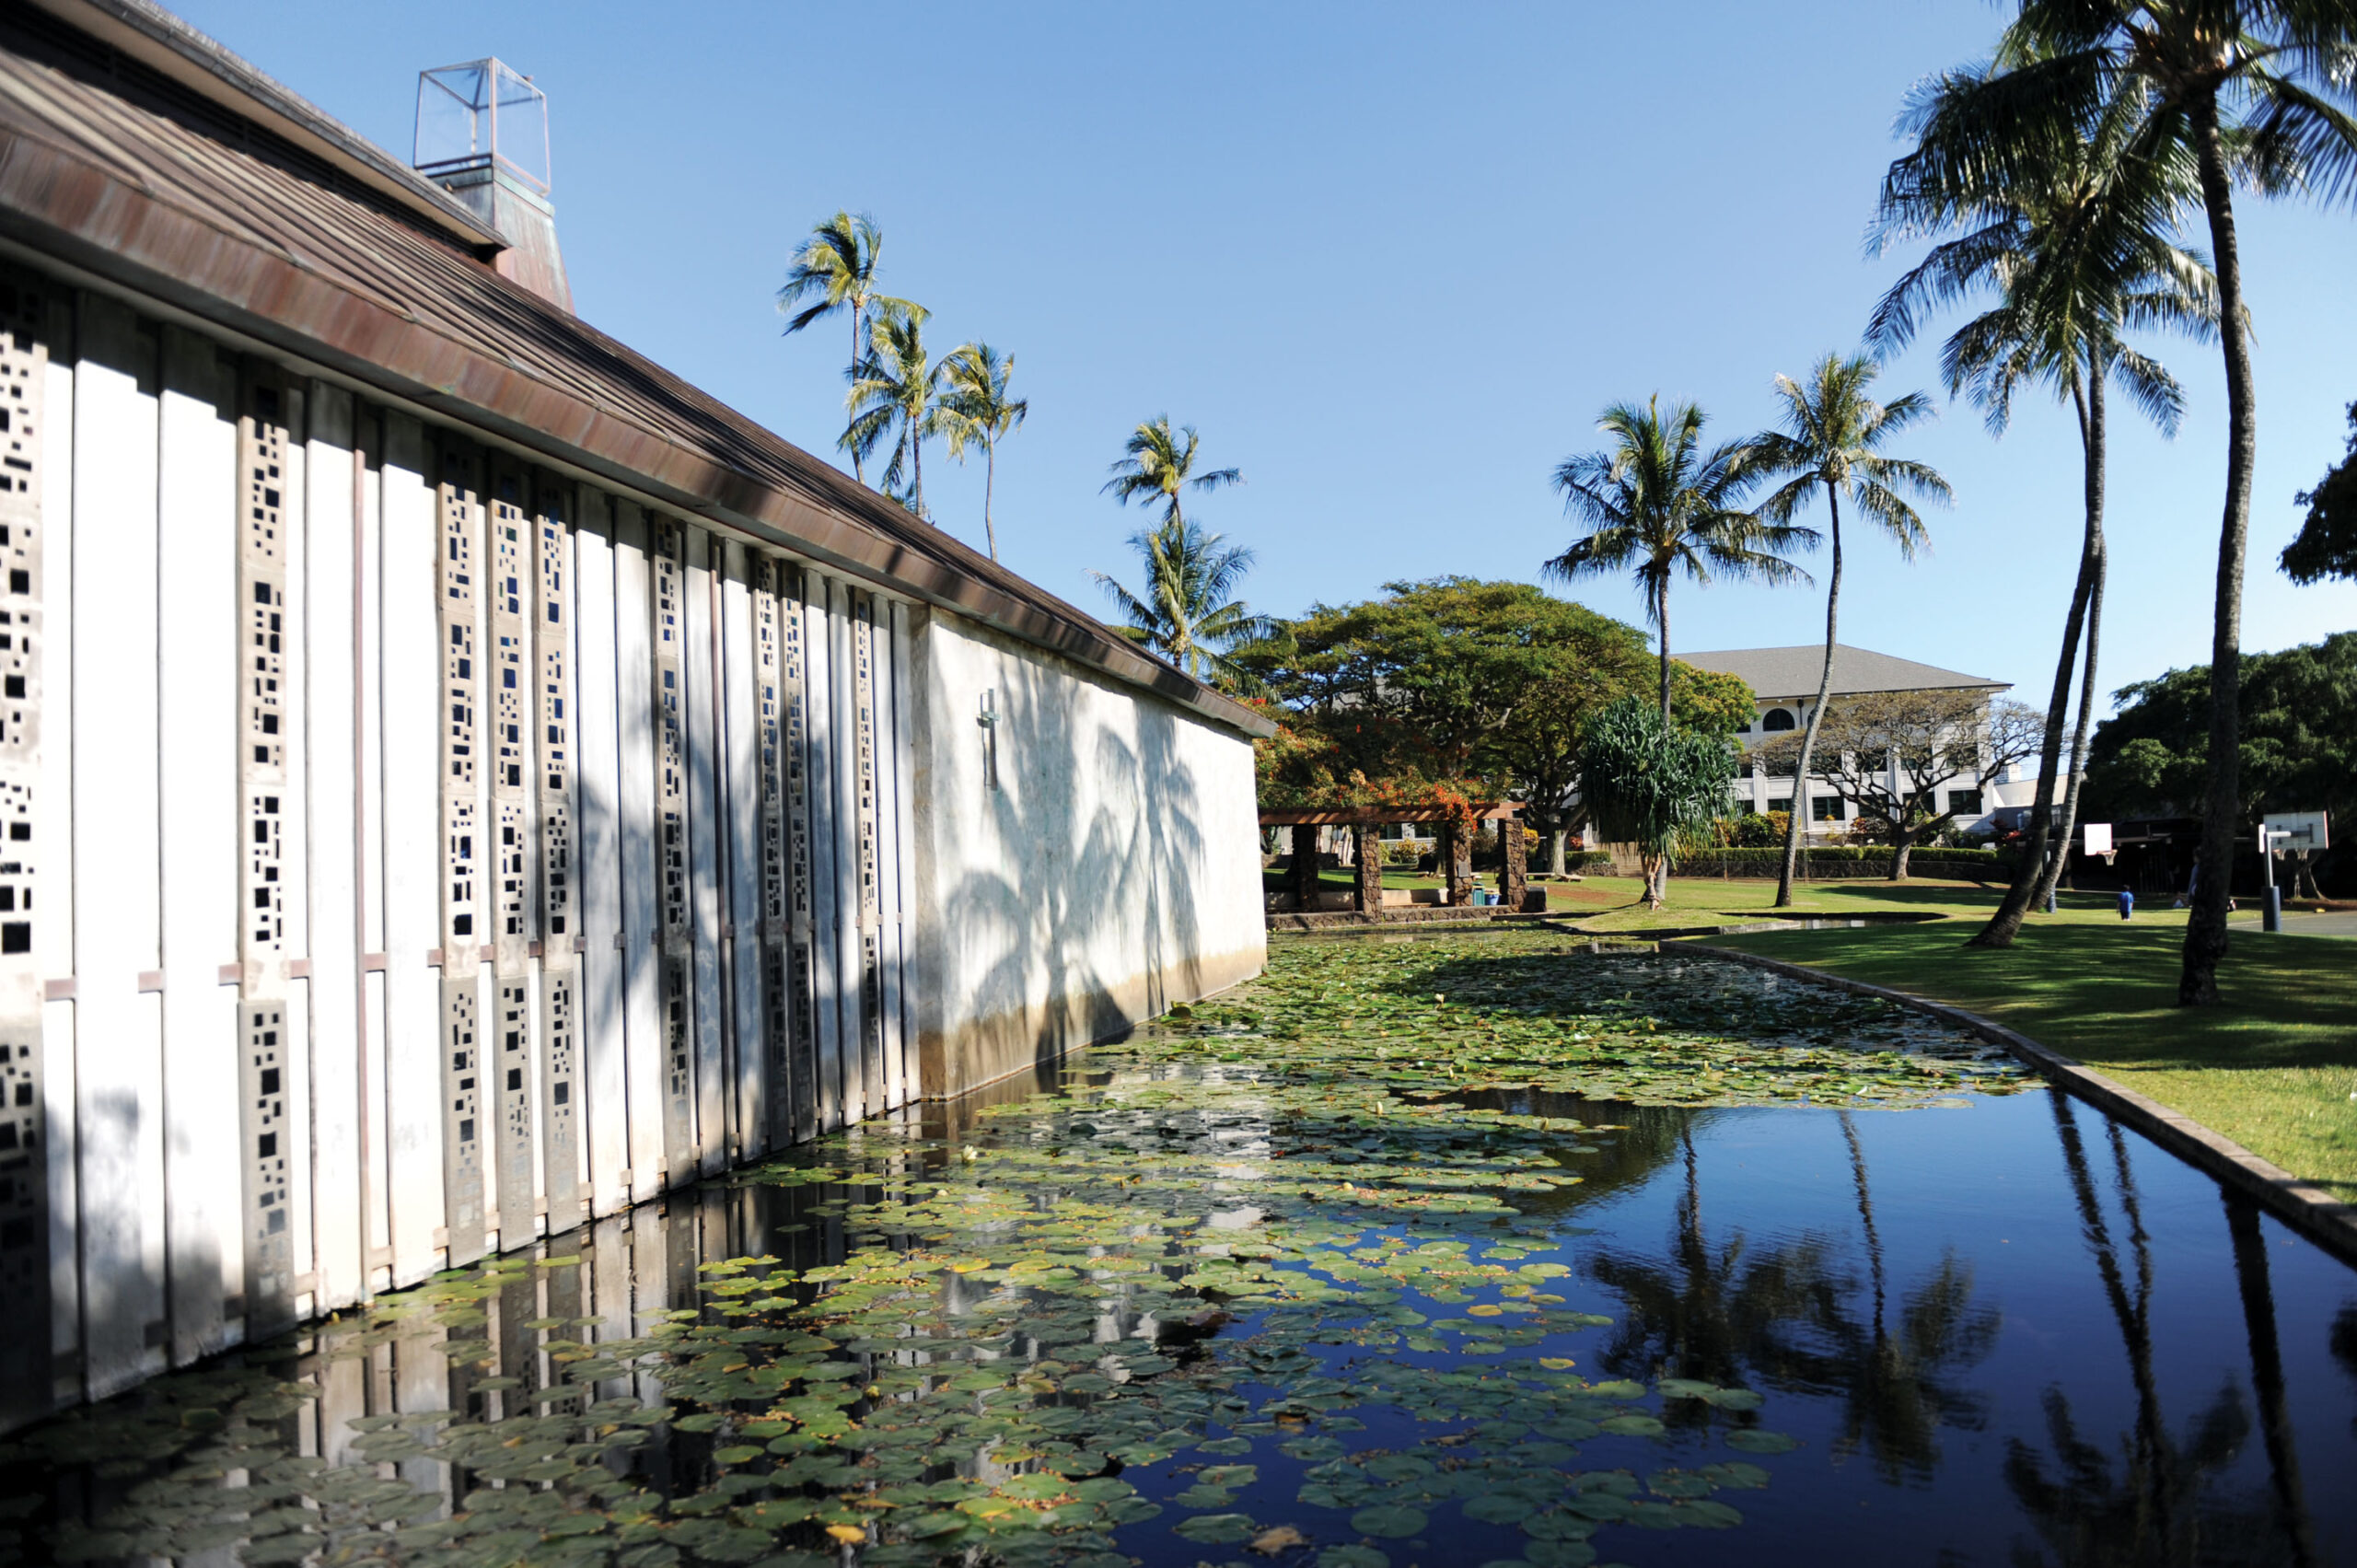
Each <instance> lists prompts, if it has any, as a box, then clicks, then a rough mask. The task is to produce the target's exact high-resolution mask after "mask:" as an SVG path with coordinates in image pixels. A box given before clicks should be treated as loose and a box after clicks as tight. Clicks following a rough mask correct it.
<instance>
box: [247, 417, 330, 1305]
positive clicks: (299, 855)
mask: <svg viewBox="0 0 2357 1568" xmlns="http://www.w3.org/2000/svg"><path fill="white" fill-rule="evenodd" d="M284 397H285V419H286V426H287V432H288V439H287V442H286V462H285V470H286V471H285V481H286V486H285V491H284V494H285V516H286V519H287V528H286V584H287V592H286V616H285V622H286V630H285V645H286V667H285V668H286V676H285V693H286V694H285V721H284V722H285V726H286V729H285V734H286V798H285V803H284V804H285V831H286V844H285V853H284V857H283V859H282V861H281V869H282V874H283V875H284V877H285V879H286V887H287V889H288V892H287V895H286V954H287V965H286V991H285V995H286V1114H287V1115H288V1116H289V1117H290V1118H292V1120H293V1132H292V1136H291V1138H290V1140H289V1146H288V1149H287V1159H286V1167H287V1227H286V1228H287V1236H288V1240H289V1246H288V1248H287V1252H288V1255H289V1261H290V1262H291V1263H292V1264H293V1266H294V1270H295V1289H296V1295H295V1312H296V1316H297V1317H298V1318H301V1317H308V1316H309V1315H310V1313H311V1312H312V1311H313V1310H314V1308H315V1307H316V1304H317V1298H316V1297H315V1296H313V1295H312V1294H311V1290H310V1281H311V1277H312V1270H313V1265H314V1262H315V1260H316V1255H315V1250H314V1248H313V1245H312V1225H313V1224H314V1222H315V1220H316V1217H317V1207H316V1205H315V1203H314V1202H313V1200H312V1194H311V1171H312V1162H311V1138H310V1118H311V1108H312V1104H313V1097H312V1093H311V1038H310V1037H311V1005H310V991H311V981H310V978H309V977H310V972H311V965H310V958H311V908H310V901H309V900H308V899H306V898H305V897H304V895H303V889H306V888H308V887H309V886H310V881H311V835H310V831H309V828H308V821H307V813H308V808H309V805H310V730H311V726H310V714H308V712H306V711H305V708H304V705H303V688H304V675H303V672H304V668H305V664H306V657H305V654H306V646H307V645H308V643H309V641H310V613H309V610H308V606H306V605H305V603H304V602H303V593H302V587H301V585H302V584H303V583H304V582H305V581H306V580H308V577H309V575H310V550H309V545H308V540H305V539H304V537H303V526H302V517H303V503H304V500H305V497H306V495H307V494H308V488H309V483H308V479H307V478H306V476H307V475H308V473H309V471H310V464H309V457H310V454H309V452H308V450H306V448H305V447H304V444H303V437H304V432H305V430H306V429H308V425H309V419H310V408H309V402H308V398H307V397H306V395H305V393H304V390H303V389H302V388H301V387H299V386H293V385H290V386H288V387H287V389H286V390H285V393H284ZM248 1329H249V1335H250V1332H251V1325H249V1326H248Z"/></svg>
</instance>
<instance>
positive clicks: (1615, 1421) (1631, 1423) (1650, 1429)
mask: <svg viewBox="0 0 2357 1568" xmlns="http://www.w3.org/2000/svg"><path fill="white" fill-rule="evenodd" d="M1596 1424H1597V1425H1598V1426H1601V1427H1602V1428H1604V1430H1605V1431H1607V1432H1609V1433H1611V1434H1613V1435H1614V1436H1616V1437H1658V1436H1660V1435H1661V1434H1663V1433H1664V1432H1666V1431H1667V1430H1668V1429H1667V1428H1666V1427H1665V1426H1663V1425H1662V1423H1660V1422H1658V1421H1656V1420H1655V1419H1654V1418H1653V1417H1652V1416H1649V1415H1616V1416H1613V1417H1612V1418H1610V1419H1609V1420H1608V1421H1600V1422H1598V1423H1596Z"/></svg>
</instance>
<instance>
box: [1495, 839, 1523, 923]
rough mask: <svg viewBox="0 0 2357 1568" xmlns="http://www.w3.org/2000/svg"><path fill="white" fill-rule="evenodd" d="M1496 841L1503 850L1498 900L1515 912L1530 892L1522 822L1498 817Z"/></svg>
mask: <svg viewBox="0 0 2357 1568" xmlns="http://www.w3.org/2000/svg"><path fill="white" fill-rule="evenodd" d="M1498 842H1499V843H1500V845H1502V846H1503V847H1504V850H1505V865H1506V868H1505V874H1504V876H1503V877H1499V878H1498V901H1499V902H1500V903H1503V904H1504V905H1505V907H1506V908H1507V909H1508V910H1510V911H1512V912H1515V913H1516V914H1520V913H1521V912H1522V904H1523V900H1524V899H1525V898H1526V897H1527V896H1528V894H1529V892H1530V846H1529V845H1528V844H1527V843H1526V842H1523V836H1522V824H1521V823H1519V822H1517V821H1515V819H1513V818H1511V817H1507V818H1504V819H1500V821H1499V823H1498Z"/></svg>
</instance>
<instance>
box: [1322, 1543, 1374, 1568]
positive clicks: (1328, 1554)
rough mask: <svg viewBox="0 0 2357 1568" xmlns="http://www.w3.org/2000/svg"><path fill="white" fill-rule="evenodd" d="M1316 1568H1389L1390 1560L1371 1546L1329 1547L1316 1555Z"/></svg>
mask: <svg viewBox="0 0 2357 1568" xmlns="http://www.w3.org/2000/svg"><path fill="white" fill-rule="evenodd" d="M1318 1568H1391V1559H1390V1557H1389V1556H1388V1555H1387V1553H1385V1552H1383V1551H1378V1550H1377V1549H1376V1548H1375V1547H1372V1546H1329V1547H1328V1548H1327V1549H1326V1550H1325V1551H1321V1552H1319V1553H1318Z"/></svg>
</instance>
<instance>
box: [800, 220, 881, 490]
mask: <svg viewBox="0 0 2357 1568" xmlns="http://www.w3.org/2000/svg"><path fill="white" fill-rule="evenodd" d="M883 253H884V233H883V231H882V230H881V229H879V228H877V226H876V220H875V219H874V218H872V217H869V216H868V215H866V214H865V213H858V214H853V213H847V212H843V213H837V214H836V215H834V216H833V217H830V218H829V219H827V220H826V221H825V222H823V223H821V224H819V225H818V226H816V227H814V228H812V229H811V231H810V236H809V238H807V239H805V240H804V241H803V242H802V243H801V245H799V246H798V247H796V248H795V252H794V260H793V261H791V262H790V263H789V264H788V265H787V267H786V273H785V286H784V287H783V288H781V289H779V290H778V291H777V308H778V309H780V310H781V311H785V312H789V313H790V314H789V315H788V316H787V319H786V323H785V330H786V333H787V335H789V336H791V335H792V334H794V333H795V332H798V331H802V329H803V328H805V327H807V326H809V325H810V324H811V323H812V322H814V321H818V320H820V319H824V318H826V317H829V316H831V315H833V314H834V313H835V312H836V311H838V310H847V311H849V312H850V313H851V368H850V369H849V371H848V372H846V379H849V380H853V381H856V380H858V379H859V362H860V360H861V359H862V357H864V355H865V344H866V343H867V334H866V330H865V329H866V324H867V313H868V311H869V310H870V309H871V308H874V307H876V306H877V305H882V304H886V303H892V304H897V303H900V302H899V301H893V300H888V296H885V295H883V294H882V293H880V292H879V291H878V289H877V262H878V260H879V258H880V257H881V256H882V255H883ZM806 301H807V303H806ZM797 306H799V307H800V308H799V309H796V308H795V307H797ZM861 457H862V454H860V453H858V452H853V454H852V459H851V460H852V477H853V478H854V479H857V480H859V481H860V482H863V483H865V482H866V477H867V476H866V475H865V472H863V471H862V468H861V460H860V459H861Z"/></svg>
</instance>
